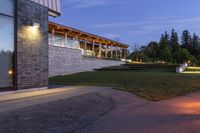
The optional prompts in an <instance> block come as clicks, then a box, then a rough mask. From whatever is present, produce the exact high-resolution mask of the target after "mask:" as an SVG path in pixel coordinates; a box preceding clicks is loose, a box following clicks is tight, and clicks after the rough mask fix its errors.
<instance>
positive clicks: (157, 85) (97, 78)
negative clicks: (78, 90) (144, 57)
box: [49, 70, 200, 101]
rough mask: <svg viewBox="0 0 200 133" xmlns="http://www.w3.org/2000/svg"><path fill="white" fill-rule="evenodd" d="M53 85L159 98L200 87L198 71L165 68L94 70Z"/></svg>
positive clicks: (60, 78) (53, 80)
mask: <svg viewBox="0 0 200 133" xmlns="http://www.w3.org/2000/svg"><path fill="white" fill-rule="evenodd" d="M49 80H50V83H52V84H73V85H86V86H109V87H113V88H115V89H119V90H123V91H128V92H131V93H134V94H136V95H138V96H141V97H144V98H146V99H148V100H153V101H159V100H165V99H169V98H173V97H176V96H182V95H185V94H187V93H190V92H193V91H197V90H200V74H177V73H174V72H166V71H155V70H147V71H145V70H144V71H123V70H121V71H112V70H108V71H94V72H83V73H78V74H73V75H67V76H57V77H52V78H50V79H49Z"/></svg>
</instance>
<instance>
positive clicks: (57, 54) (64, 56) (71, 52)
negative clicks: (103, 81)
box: [49, 45, 124, 77]
mask: <svg viewBox="0 0 200 133" xmlns="http://www.w3.org/2000/svg"><path fill="white" fill-rule="evenodd" d="M121 64H124V62H122V61H115V60H105V59H95V58H87V57H83V56H82V51H81V50H79V49H70V48H63V47H57V46H51V45H50V46H49V77H52V76H56V75H68V74H73V73H78V72H84V71H93V69H98V68H102V67H108V66H116V65H121Z"/></svg>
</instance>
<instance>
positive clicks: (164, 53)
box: [160, 32, 172, 62]
mask: <svg viewBox="0 0 200 133" xmlns="http://www.w3.org/2000/svg"><path fill="white" fill-rule="evenodd" d="M171 58H172V54H171V49H170V47H169V34H168V33H167V32H165V34H162V36H161V38H160V59H161V60H163V61H165V62H171Z"/></svg>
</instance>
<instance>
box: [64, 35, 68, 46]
mask: <svg viewBox="0 0 200 133" xmlns="http://www.w3.org/2000/svg"><path fill="white" fill-rule="evenodd" d="M64 43H65V44H66V46H67V45H68V40H67V32H66V33H65V42H64Z"/></svg>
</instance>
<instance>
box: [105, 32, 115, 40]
mask: <svg viewBox="0 0 200 133" xmlns="http://www.w3.org/2000/svg"><path fill="white" fill-rule="evenodd" d="M102 36H103V37H105V38H109V39H114V40H116V39H118V38H119V35H117V34H114V33H106V34H103V35H102Z"/></svg>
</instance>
